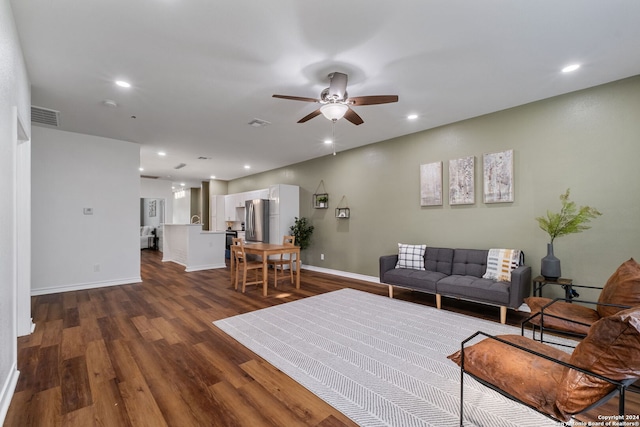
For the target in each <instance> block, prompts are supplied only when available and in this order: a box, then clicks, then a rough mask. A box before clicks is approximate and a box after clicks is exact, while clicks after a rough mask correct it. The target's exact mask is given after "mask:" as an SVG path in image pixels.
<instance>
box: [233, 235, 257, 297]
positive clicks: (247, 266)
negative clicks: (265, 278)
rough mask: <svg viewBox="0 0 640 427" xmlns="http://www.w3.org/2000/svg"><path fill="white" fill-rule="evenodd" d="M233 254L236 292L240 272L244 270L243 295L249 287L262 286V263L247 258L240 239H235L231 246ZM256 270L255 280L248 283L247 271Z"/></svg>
mask: <svg viewBox="0 0 640 427" xmlns="http://www.w3.org/2000/svg"><path fill="white" fill-rule="evenodd" d="M231 253H232V255H233V256H234V262H235V270H236V271H235V285H234V288H235V290H238V280H239V278H240V270H242V293H244V291H245V289H246V287H247V285H261V284H262V272H261V271H259V270H261V269H262V261H254V260H250V259H248V258H247V253H246V252H245V250H244V242H243V241H242V238H240V237H234V238H233V239H232V244H231ZM248 270H254V271H255V278H254V280H253V281H250V282H247V271H248Z"/></svg>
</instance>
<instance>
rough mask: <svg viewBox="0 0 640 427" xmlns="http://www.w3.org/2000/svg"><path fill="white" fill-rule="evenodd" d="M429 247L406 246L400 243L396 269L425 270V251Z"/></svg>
mask: <svg viewBox="0 0 640 427" xmlns="http://www.w3.org/2000/svg"><path fill="white" fill-rule="evenodd" d="M426 248H427V245H406V244H404V243H398V263H397V264H396V268H410V269H413V270H424V251H425V249H426Z"/></svg>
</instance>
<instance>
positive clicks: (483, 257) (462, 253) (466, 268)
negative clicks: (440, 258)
mask: <svg viewBox="0 0 640 427" xmlns="http://www.w3.org/2000/svg"><path fill="white" fill-rule="evenodd" d="M488 253H489V251H488V250H486V249H485V250H483V249H456V250H455V251H454V253H453V267H452V269H451V274H457V275H459V276H475V277H478V278H479V277H482V275H483V274H484V273H485V272H486V270H487V254H488Z"/></svg>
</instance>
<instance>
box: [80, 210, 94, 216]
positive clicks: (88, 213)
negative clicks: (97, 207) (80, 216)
mask: <svg viewBox="0 0 640 427" xmlns="http://www.w3.org/2000/svg"><path fill="white" fill-rule="evenodd" d="M82 211H83V212H84V214H85V215H93V208H84V209H83V210H82Z"/></svg>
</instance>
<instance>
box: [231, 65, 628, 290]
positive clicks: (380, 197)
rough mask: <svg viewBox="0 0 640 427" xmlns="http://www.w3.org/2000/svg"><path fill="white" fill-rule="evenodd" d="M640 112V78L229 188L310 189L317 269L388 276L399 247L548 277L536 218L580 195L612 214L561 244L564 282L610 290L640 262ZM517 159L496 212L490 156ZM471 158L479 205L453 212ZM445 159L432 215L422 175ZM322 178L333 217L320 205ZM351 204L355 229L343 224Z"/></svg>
mask: <svg viewBox="0 0 640 427" xmlns="http://www.w3.org/2000/svg"><path fill="white" fill-rule="evenodd" d="M639 112H640V76H637V77H633V78H630V79H625V80H621V81H618V82H614V83H611V84H607V85H603V86H599V87H596V88H592V89H588V90H584V91H579V92H574V93H571V94H567V95H563V96H559V97H555V98H551V99H547V100H543V101H539V102H536V103H532V104H528V105H524V106H520V107H516V108H512V109H509V110H505V111H501V112H497V113H494V114H490V115H486V116H482V117H477V118H474V119H470V120H466V121H462V122H458V123H453V124H451V125H447V126H442V127H439V128H436V129H432V130H428V131H424V132H420V133H416V134H412V135H408V136H404V137H400V138H397V139H393V140H388V141H384V142H380V143H376V144H371V145H368V146H365V147H361V148H357V149H353V150H349V151H346V152H341V153H338V155H337V156H335V157H334V156H327V157H323V158H319V159H315V160H311V161H308V162H304V163H300V164H295V165H291V166H288V167H285V168H281V169H277V170H273V171H269V172H265V173H262V174H257V175H253V176H249V177H246V178H242V179H238V180H234V181H230V182H229V188H228V190H229V193H236V192H241V191H247V190H252V189H257V188H264V187H267V186H268V185H269V184H275V183H282V184H295V185H299V186H300V187H301V215H302V216H305V217H308V218H310V220H311V222H312V224H313V225H314V226H315V231H314V235H313V241H312V245H311V247H310V248H309V249H307V250H305V251H304V253H303V261H304V262H305V264H309V265H313V266H318V267H323V268H329V269H335V270H341V271H347V272H351V273H358V274H364V275H370V276H377V275H378V257H379V256H380V255H383V254H389V253H395V252H396V250H397V249H396V248H397V243H398V242H403V243H421V242H424V243H427V244H428V245H430V246H444V247H463V248H491V247H506V248H519V249H522V250H523V251H524V252H525V254H526V261H527V264H529V265H531V266H532V267H533V273H534V275H537V274H538V273H539V269H540V259H541V258H542V257H543V256H544V255H545V254H546V243H547V242H548V240H549V238H548V235H547V234H546V233H545V232H543V231H542V230H540V229H539V228H538V226H537V223H536V221H535V220H534V218H535V217H536V216H540V215H543V214H544V213H545V212H546V211H547V210H552V211H557V210H559V208H560V200H559V196H560V194H562V193H563V192H564V191H565V190H566V189H567V188H571V198H572V200H574V201H576V203H577V204H578V205H590V206H593V207H596V208H598V209H599V210H600V211H601V212H602V213H603V216H601V217H600V218H597V219H596V220H595V221H594V222H593V223H592V226H593V228H592V229H591V230H587V231H586V232H584V233H581V234H574V235H569V236H565V237H561V238H558V239H557V240H556V241H555V243H554V246H555V254H556V256H558V257H559V258H560V259H561V261H562V273H563V277H571V278H573V279H574V282H576V283H582V284H588V285H602V284H604V282H605V281H606V280H607V278H608V277H609V276H610V275H611V274H612V273H613V271H614V270H615V269H616V268H617V267H618V266H619V265H620V264H621V263H622V262H623V261H626V260H627V259H629V258H630V257H635V258H636V259H640V196H639V195H640V169H639V168H638V167H636V162H637V161H638V159H639V158H640V141H639V136H640V120H638V114H639ZM365 126H366V124H365ZM507 149H513V150H514V157H515V161H514V169H515V202H513V203H501V204H484V203H483V202H482V155H483V154H484V153H491V152H496V151H503V150H507ZM471 155H473V156H475V157H476V173H475V176H476V203H475V204H474V205H471V206H450V205H449V203H448V160H451V159H456V158H460V157H465V156H471ZM436 161H443V162H444V165H443V169H444V187H445V190H444V200H445V203H444V205H443V206H439V207H420V201H419V191H420V189H419V166H420V164H424V163H430V162H436ZM320 180H324V184H325V188H326V190H327V192H328V193H329V205H330V206H329V209H328V210H319V209H312V207H311V195H312V194H313V193H314V191H315V190H316V188H317V187H318V184H319V183H320ZM343 195H344V196H346V199H347V202H348V206H349V208H350V209H351V218H350V219H348V220H338V219H336V218H335V217H334V209H335V207H336V206H337V204H338V202H339V201H340V199H341V197H342V196H343ZM320 254H324V255H325V259H324V261H321V260H320ZM588 294H589V293H588V292H585V294H584V295H585V296H586V295H588ZM550 295H552V294H551V293H550ZM558 295H559V293H558Z"/></svg>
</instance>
